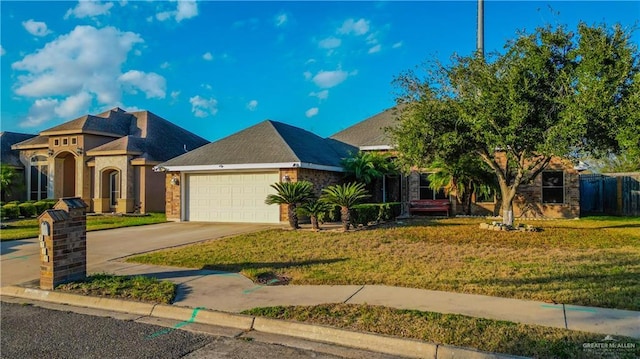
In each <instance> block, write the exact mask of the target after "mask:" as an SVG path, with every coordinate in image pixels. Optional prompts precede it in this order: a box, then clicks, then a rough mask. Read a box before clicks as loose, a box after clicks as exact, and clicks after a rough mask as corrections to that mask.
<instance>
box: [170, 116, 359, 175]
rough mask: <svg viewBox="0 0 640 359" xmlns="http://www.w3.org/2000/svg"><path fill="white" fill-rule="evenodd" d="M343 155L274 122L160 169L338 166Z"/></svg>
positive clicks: (320, 140)
mask: <svg viewBox="0 0 640 359" xmlns="http://www.w3.org/2000/svg"><path fill="white" fill-rule="evenodd" d="M345 156H346V153H343V151H340V150H338V149H336V148H334V147H333V146H332V145H331V143H330V142H329V141H327V140H325V139H323V138H321V137H319V136H317V135H315V134H313V133H311V132H309V131H306V130H303V129H301V128H298V127H295V126H291V125H287V124H284V123H281V122H276V121H270V120H267V121H263V122H260V123H258V124H257V125H254V126H252V127H249V128H246V129H244V130H242V131H240V132H237V133H235V134H232V135H230V136H228V137H225V138H223V139H221V140H219V141H216V142H213V143H210V144H208V145H206V146H202V147H201V148H198V149H196V150H194V151H191V152H188V153H186V154H183V155H181V156H179V157H176V158H173V159H171V160H169V161H167V162H165V163H163V164H161V166H162V167H171V166H215V165H231V164H233V165H251V164H280V163H291V164H293V163H308V164H314V165H320V166H333V167H339V166H340V160H341V158H342V157H345Z"/></svg>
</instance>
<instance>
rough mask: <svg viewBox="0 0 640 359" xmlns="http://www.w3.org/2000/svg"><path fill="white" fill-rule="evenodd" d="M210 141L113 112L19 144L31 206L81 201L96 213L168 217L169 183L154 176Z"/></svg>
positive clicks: (159, 121)
mask: <svg viewBox="0 0 640 359" xmlns="http://www.w3.org/2000/svg"><path fill="white" fill-rule="evenodd" d="M207 143H209V141H207V140H205V139H203V138H201V137H200V136H198V135H196V134H194V133H191V132H189V131H187V130H185V129H183V128H181V127H179V126H176V125H175V124H173V123H171V122H169V121H167V120H165V119H163V118H161V117H159V116H156V115H155V114H153V113H151V112H149V111H136V112H126V111H124V110H122V109H120V108H114V109H112V110H109V111H106V112H104V113H101V114H98V115H85V116H82V117H79V118H76V119H74V120H71V121H68V122H65V123H63V124H60V125H58V126H55V127H53V128H50V129H47V130H44V131H42V132H40V133H39V134H38V135H37V136H35V137H32V138H29V139H26V140H24V141H21V142H18V143H15V144H13V145H12V146H11V148H12V149H13V150H15V151H19V160H20V163H21V164H22V166H24V169H25V173H27V174H28V175H27V176H26V181H25V182H26V183H25V184H26V190H25V196H26V198H27V199H30V200H39V199H45V198H61V197H80V198H82V200H84V202H85V203H87V205H88V206H89V211H93V212H97V213H106V212H117V213H130V212H135V211H140V212H142V213H145V212H155V211H160V212H161V211H164V209H165V201H164V193H165V188H164V186H165V178H164V175H162V174H158V173H156V172H154V171H153V170H152V168H153V166H156V165H158V164H159V163H161V162H164V161H166V160H168V159H170V158H173V157H176V156H178V155H180V154H182V153H185V152H186V151H188V150H193V149H196V148H198V147H200V146H202V145H205V144H207Z"/></svg>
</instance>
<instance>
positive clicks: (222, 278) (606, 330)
mask: <svg viewBox="0 0 640 359" xmlns="http://www.w3.org/2000/svg"><path fill="white" fill-rule="evenodd" d="M99 269H100V270H99V271H104V272H109V273H115V274H120V275H124V274H127V275H136V274H144V275H148V276H153V277H156V278H158V279H163V280H170V281H172V282H174V283H176V284H179V289H178V295H177V297H176V300H175V302H174V305H176V306H186V307H192V308H196V307H204V308H207V309H213V310H219V311H225V312H232V313H237V312H240V311H242V310H245V309H251V308H255V307H267V306H276V305H283V306H287V305H317V304H323V303H350V304H364V303H366V304H371V305H382V306H387V307H393V308H398V309H415V310H421V311H431V312H439V313H452V314H463V315H468V316H473V317H481V318H487V319H496V320H505V321H511V322H517V323H524V324H537V325H542V326H548V327H555V328H566V329H571V330H580V331H586V332H591V333H600V334H603V337H604V336H605V335H613V336H616V335H621V336H628V337H633V338H640V312H637V311H630V310H618V309H606V308H594V307H583V306H575V305H564V304H549V303H544V302H535V301H528V300H518V299H508V298H499V297H489V296H484V295H472V294H461V293H450V292H440V291H432V290H424V289H413V288H402V287H389V286H383V285H363V286H356V285H341V286H329V285H308V286H295V285H287V286H261V285H256V284H255V283H253V282H252V281H251V280H249V279H247V278H245V277H243V276H242V275H240V274H238V273H224V272H216V271H210V270H192V269H184V268H176V267H162V266H150V265H142V264H135V263H124V262H107V263H104V264H103V266H101V267H100V268H99Z"/></svg>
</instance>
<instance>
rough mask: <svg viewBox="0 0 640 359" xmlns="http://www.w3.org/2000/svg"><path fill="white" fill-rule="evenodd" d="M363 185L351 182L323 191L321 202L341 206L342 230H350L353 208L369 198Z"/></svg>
mask: <svg viewBox="0 0 640 359" xmlns="http://www.w3.org/2000/svg"><path fill="white" fill-rule="evenodd" d="M364 187H365V186H364V184H363V183H358V182H351V183H347V184H343V185H333V186H329V187H327V188H325V189H323V190H322V192H323V194H322V197H321V200H322V201H323V202H325V203H329V204H333V205H336V206H340V219H341V220H342V229H344V230H345V231H347V230H349V224H350V223H349V222H350V220H351V213H350V211H351V207H353V206H354V205H356V204H358V203H360V202H361V201H362V200H363V199H365V198H367V197H369V194H368V192H367V190H366V189H365V188H364Z"/></svg>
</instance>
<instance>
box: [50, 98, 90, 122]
mask: <svg viewBox="0 0 640 359" xmlns="http://www.w3.org/2000/svg"><path fill="white" fill-rule="evenodd" d="M92 100H93V97H92V96H91V94H89V93H88V92H84V91H83V92H79V93H77V94H75V95H73V96H69V97H67V98H66V99H65V100H64V101H62V102H60V104H59V105H58V106H56V108H55V113H56V115H58V116H60V117H63V118H75V117H78V116H79V115H80V114H81V113H83V112H86V111H87V110H88V109H89V106H90V105H91V101H92Z"/></svg>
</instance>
